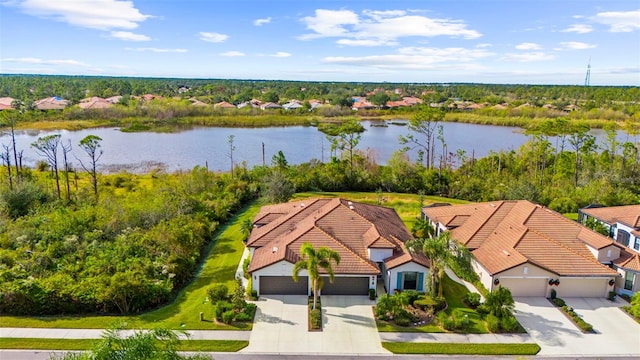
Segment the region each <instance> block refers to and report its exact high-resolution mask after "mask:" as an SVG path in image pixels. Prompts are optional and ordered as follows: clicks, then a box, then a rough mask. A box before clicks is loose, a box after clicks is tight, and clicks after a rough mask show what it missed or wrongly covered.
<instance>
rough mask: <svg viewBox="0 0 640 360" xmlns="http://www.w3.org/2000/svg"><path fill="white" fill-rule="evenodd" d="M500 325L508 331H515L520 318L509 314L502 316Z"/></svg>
mask: <svg viewBox="0 0 640 360" xmlns="http://www.w3.org/2000/svg"><path fill="white" fill-rule="evenodd" d="M500 326H501V327H502V329H503V330H504V331H506V332H514V331H515V330H516V329H517V328H518V320H516V318H515V317H513V316H507V317H504V318H502V321H501V323H500Z"/></svg>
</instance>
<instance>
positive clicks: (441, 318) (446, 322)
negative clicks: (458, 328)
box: [438, 311, 454, 330]
mask: <svg viewBox="0 0 640 360" xmlns="http://www.w3.org/2000/svg"><path fill="white" fill-rule="evenodd" d="M438 324H440V326H442V328H443V329H445V330H453V328H454V323H453V320H451V317H450V316H449V315H447V313H445V312H444V311H443V312H439V313H438Z"/></svg>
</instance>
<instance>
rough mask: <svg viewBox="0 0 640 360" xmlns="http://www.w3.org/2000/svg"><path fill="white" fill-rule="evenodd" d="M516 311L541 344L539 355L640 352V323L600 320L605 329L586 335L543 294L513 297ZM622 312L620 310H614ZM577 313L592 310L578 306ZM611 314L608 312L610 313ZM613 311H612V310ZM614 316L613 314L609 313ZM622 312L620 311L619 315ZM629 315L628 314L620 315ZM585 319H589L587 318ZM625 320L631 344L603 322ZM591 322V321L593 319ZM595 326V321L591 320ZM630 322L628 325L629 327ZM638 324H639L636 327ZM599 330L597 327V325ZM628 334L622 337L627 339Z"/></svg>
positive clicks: (569, 301) (594, 354)
mask: <svg viewBox="0 0 640 360" xmlns="http://www.w3.org/2000/svg"><path fill="white" fill-rule="evenodd" d="M514 300H515V305H516V311H515V316H516V318H517V319H518V321H519V322H520V324H521V325H522V326H523V327H524V328H525V329H526V330H527V332H528V333H529V334H530V335H531V337H532V338H533V339H534V340H535V342H536V343H537V344H538V345H540V348H541V350H540V352H539V353H538V355H571V356H578V357H579V356H581V355H582V356H602V355H633V356H637V355H640V353H639V352H638V350H637V349H638V340H639V339H640V338H638V334H640V333H639V332H638V330H637V324H636V325H633V324H627V322H626V321H624V319H622V318H621V317H618V316H614V317H613V318H611V319H609V320H605V319H600V320H602V321H603V323H600V322H599V321H600V320H599V321H598V326H599V327H600V328H601V329H602V330H603V332H600V333H596V334H585V333H583V332H582V331H581V330H580V329H579V328H578V327H577V326H575V325H574V324H573V322H572V321H571V320H569V319H568V318H567V317H566V316H565V314H564V313H563V312H562V311H561V310H560V309H559V308H556V307H555V306H554V305H553V304H551V303H550V302H549V301H548V300H547V299H546V298H543V297H516V298H514ZM565 300H568V301H567V303H568V304H569V306H573V305H571V304H572V303H575V304H579V303H582V302H581V300H584V299H581V300H578V299H576V300H575V301H574V300H573V299H565ZM613 310H616V311H620V310H618V309H613ZM576 311H577V312H578V314H580V315H583V316H584V314H583V313H589V311H584V310H580V309H579V308H576ZM607 313H608V312H607ZM609 314H610V313H609ZM610 315H611V314H610ZM618 315H619V314H618ZM621 315H624V316H626V315H625V314H621ZM584 319H585V321H587V322H589V320H588V319H587V318H586V317H585V318H584ZM617 321H622V322H623V323H624V324H626V325H623V327H625V329H626V330H624V332H629V333H630V334H632V335H629V336H630V337H635V340H634V341H633V342H632V343H631V344H628V343H624V342H625V341H626V340H622V341H619V340H617V338H618V337H620V336H621V333H618V332H612V331H611V330H612V329H613V328H614V327H615V326H614V325H604V323H606V322H617ZM590 323H591V322H590ZM591 324H592V325H594V327H596V324H594V323H591ZM627 325H628V326H627ZM634 326H636V327H634ZM596 330H597V328H596ZM626 337H627V336H626V335H624V336H623V338H625V339H626Z"/></svg>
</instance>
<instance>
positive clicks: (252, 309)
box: [242, 304, 258, 319]
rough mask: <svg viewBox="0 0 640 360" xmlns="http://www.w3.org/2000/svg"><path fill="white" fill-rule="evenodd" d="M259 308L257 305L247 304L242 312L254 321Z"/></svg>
mask: <svg viewBox="0 0 640 360" xmlns="http://www.w3.org/2000/svg"><path fill="white" fill-rule="evenodd" d="M257 308H258V306H257V305H256V304H247V306H245V307H244V310H242V312H243V313H245V314H247V315H249V316H250V317H251V318H252V319H253V317H254V316H255V315H256V309H257Z"/></svg>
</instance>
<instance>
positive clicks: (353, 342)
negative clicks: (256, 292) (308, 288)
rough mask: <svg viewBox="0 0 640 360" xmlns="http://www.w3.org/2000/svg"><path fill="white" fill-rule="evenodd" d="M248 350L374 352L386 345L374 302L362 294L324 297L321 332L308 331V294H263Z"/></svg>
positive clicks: (317, 352)
mask: <svg viewBox="0 0 640 360" xmlns="http://www.w3.org/2000/svg"><path fill="white" fill-rule="evenodd" d="M256 304H257V305H258V310H257V312H256V319H255V321H254V325H253V330H252V331H251V336H250V339H249V346H248V347H246V348H245V349H243V350H241V352H248V353H274V354H372V353H388V352H387V351H386V350H384V349H383V348H382V345H381V344H380V339H379V337H378V331H377V328H376V326H375V321H374V319H373V312H372V310H371V306H372V304H373V302H371V301H370V300H369V299H368V298H367V297H359V296H323V297H322V318H323V319H322V321H323V324H324V329H323V331H321V332H310V331H308V319H307V316H308V315H307V297H306V296H300V295H270V296H263V297H261V298H260V300H259V301H257V302H256Z"/></svg>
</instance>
